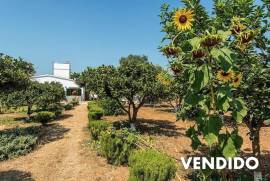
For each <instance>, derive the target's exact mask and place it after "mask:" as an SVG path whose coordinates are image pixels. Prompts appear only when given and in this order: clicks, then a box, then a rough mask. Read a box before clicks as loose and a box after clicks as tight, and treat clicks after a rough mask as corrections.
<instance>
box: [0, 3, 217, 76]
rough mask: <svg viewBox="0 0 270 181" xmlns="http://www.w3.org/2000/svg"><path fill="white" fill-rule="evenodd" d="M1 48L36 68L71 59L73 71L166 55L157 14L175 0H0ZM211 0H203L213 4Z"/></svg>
mask: <svg viewBox="0 0 270 181" xmlns="http://www.w3.org/2000/svg"><path fill="white" fill-rule="evenodd" d="M0 2H1V11H0V22H1V27H0V52H2V53H4V54H8V55H10V56H12V57H19V56H20V57H22V58H24V59H26V60H27V61H29V62H31V63H33V64H34V66H35V69H36V74H49V73H51V72H52V62H65V61H70V62H71V67H72V71H73V72H80V71H82V70H84V69H85V68H86V67H87V66H93V67H96V66H99V65H102V64H112V65H117V64H118V61H119V59H120V58H121V57H125V56H128V55H129V54H138V55H147V56H148V58H149V60H150V61H151V62H153V63H154V64H160V65H162V66H165V65H167V64H168V61H167V60H166V58H165V57H163V56H162V55H161V53H160V52H159V51H158V46H159V45H160V41H161V38H162V36H163V34H162V33H161V32H160V29H161V26H160V19H159V17H158V15H159V12H160V6H161V5H162V3H164V2H167V3H169V4H171V5H172V6H176V7H177V6H179V7H180V6H181V4H180V1H179V0H0ZM210 2H211V1H209V0H202V3H203V4H204V5H205V6H206V7H207V9H208V10H210V9H211V7H212V6H211V4H210Z"/></svg>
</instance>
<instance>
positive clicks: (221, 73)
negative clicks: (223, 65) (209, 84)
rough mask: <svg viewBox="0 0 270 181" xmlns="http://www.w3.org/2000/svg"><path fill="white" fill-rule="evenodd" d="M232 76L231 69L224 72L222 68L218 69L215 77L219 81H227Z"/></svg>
mask: <svg viewBox="0 0 270 181" xmlns="http://www.w3.org/2000/svg"><path fill="white" fill-rule="evenodd" d="M233 76H234V72H233V71H228V72H225V71H223V70H219V71H218V73H217V76H216V77H217V79H218V80H220V81H223V82H229V81H230V80H232V78H233Z"/></svg>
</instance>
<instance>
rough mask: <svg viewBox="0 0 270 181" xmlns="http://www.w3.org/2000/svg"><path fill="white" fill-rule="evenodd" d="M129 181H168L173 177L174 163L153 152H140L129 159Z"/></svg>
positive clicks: (174, 171)
mask: <svg viewBox="0 0 270 181" xmlns="http://www.w3.org/2000/svg"><path fill="white" fill-rule="evenodd" d="M129 165H130V175H129V179H128V180H129V181H169V180H172V179H173V178H174V177H175V173H176V169H177V167H176V163H175V162H174V160H172V159H170V158H169V157H168V156H166V155H165V154H162V153H159V152H157V151H155V150H140V151H136V152H134V153H133V154H132V155H131V156H130V158H129Z"/></svg>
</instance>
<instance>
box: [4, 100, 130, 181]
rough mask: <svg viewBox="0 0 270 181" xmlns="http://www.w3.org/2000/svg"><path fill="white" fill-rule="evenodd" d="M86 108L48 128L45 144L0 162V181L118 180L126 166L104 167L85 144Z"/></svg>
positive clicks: (123, 176) (78, 107) (83, 106)
mask: <svg viewBox="0 0 270 181" xmlns="http://www.w3.org/2000/svg"><path fill="white" fill-rule="evenodd" d="M87 123H88V118H87V105H86V104H81V105H79V106H77V107H76V108H75V109H74V110H71V111H66V113H65V116H64V118H63V119H62V120H59V121H57V122H54V123H52V125H50V126H48V128H46V129H48V130H47V131H48V132H47V135H46V136H47V137H48V138H46V139H45V140H46V142H45V143H43V144H42V145H40V146H39V148H37V149H36V150H35V151H33V152H31V153H30V154H28V155H26V156H21V157H19V158H15V159H11V160H8V161H4V162H0V180H1V181H23V180H25V181H34V180H35V181H48V180H52V181H67V180H68V181H75V180H76V181H77V180H78V181H81V180H93V181H94V180H97V181H103V180H104V181H107V180H111V181H114V180H115V181H121V180H123V181H124V180H126V178H127V174H128V171H127V168H126V167H114V166H111V165H108V164H107V163H106V160H105V159H103V158H101V157H98V156H97V155H96V152H95V151H94V150H92V149H91V148H90V146H89V145H87V141H88V140H89V133H88V131H87Z"/></svg>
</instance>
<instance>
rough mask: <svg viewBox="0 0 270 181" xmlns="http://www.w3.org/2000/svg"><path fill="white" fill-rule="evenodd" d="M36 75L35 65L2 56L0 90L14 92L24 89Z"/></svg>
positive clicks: (0, 56)
mask: <svg viewBox="0 0 270 181" xmlns="http://www.w3.org/2000/svg"><path fill="white" fill-rule="evenodd" d="M34 73H35V70H34V68H33V65H32V64H31V63H28V62H26V61H24V60H23V59H22V58H19V59H15V58H12V57H10V56H8V55H4V54H0V90H1V92H2V93H3V92H7V91H13V90H15V89H20V88H23V87H24V86H25V85H26V84H27V83H28V81H29V80H30V78H31V76H32V75H33V74H34Z"/></svg>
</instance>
